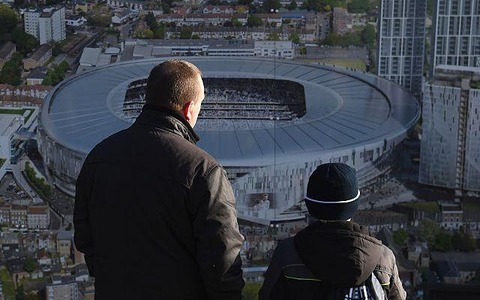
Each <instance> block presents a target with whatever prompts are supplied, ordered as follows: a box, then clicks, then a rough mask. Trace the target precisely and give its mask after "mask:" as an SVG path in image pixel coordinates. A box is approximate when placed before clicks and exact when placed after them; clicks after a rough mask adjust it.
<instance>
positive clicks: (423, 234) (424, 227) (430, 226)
mask: <svg viewBox="0 0 480 300" xmlns="http://www.w3.org/2000/svg"><path fill="white" fill-rule="evenodd" d="M439 232H440V225H438V223H437V222H435V221H433V220H430V219H424V220H423V221H422V222H421V223H420V225H419V226H418V231H417V233H418V237H419V238H420V239H421V240H422V241H426V242H428V243H429V244H431V243H432V242H433V241H434V239H435V236H436V235H437V234H438V233H439Z"/></svg>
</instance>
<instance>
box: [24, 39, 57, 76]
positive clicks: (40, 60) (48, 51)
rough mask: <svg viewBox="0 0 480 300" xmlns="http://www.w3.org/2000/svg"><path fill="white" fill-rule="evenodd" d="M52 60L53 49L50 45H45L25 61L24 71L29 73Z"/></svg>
mask: <svg viewBox="0 0 480 300" xmlns="http://www.w3.org/2000/svg"><path fill="white" fill-rule="evenodd" d="M50 58H52V47H51V46H50V45H49V44H43V45H41V46H40V47H38V48H37V49H35V51H34V52H33V53H32V54H31V55H30V56H29V57H27V58H25V59H24V60H23V69H24V70H27V71H28V70H31V69H34V68H36V67H39V66H43V65H44V64H45V63H46V62H47V61H48V60H49V59H50Z"/></svg>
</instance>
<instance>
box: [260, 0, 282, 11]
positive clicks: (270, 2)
mask: <svg viewBox="0 0 480 300" xmlns="http://www.w3.org/2000/svg"><path fill="white" fill-rule="evenodd" d="M280 7H282V5H281V4H280V1H279V0H265V1H263V6H262V8H263V11H264V12H266V13H270V12H272V10H274V11H275V10H277V9H279V8H280Z"/></svg>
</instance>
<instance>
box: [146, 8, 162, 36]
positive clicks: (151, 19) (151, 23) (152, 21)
mask: <svg viewBox="0 0 480 300" xmlns="http://www.w3.org/2000/svg"><path fill="white" fill-rule="evenodd" d="M145 23H147V26H148V27H149V28H150V30H151V31H153V32H155V30H157V28H158V27H159V25H158V22H157V19H156V18H155V16H154V15H153V13H152V12H149V13H147V15H146V16H145Z"/></svg>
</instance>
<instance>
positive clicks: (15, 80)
mask: <svg viewBox="0 0 480 300" xmlns="http://www.w3.org/2000/svg"><path fill="white" fill-rule="evenodd" d="M21 61H22V60H21V55H20V59H19V58H18V55H15V56H14V57H13V58H12V59H10V60H9V61H7V62H6V63H5V64H4V65H3V68H2V70H1V71H0V83H7V84H11V85H14V86H17V85H19V84H20V83H22V78H21V75H22V68H21V67H20V63H21Z"/></svg>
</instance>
